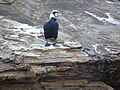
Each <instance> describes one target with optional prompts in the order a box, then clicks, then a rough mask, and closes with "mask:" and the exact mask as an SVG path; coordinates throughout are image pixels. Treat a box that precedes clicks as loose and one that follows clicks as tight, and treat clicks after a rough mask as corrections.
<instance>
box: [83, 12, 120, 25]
mask: <svg viewBox="0 0 120 90" xmlns="http://www.w3.org/2000/svg"><path fill="white" fill-rule="evenodd" d="M85 13H87V14H89V15H91V16H93V17H94V18H96V19H98V20H99V21H102V22H109V23H111V24H114V25H119V26H120V22H119V21H117V20H116V19H114V18H113V17H112V16H111V15H110V13H105V14H106V15H107V17H108V18H101V17H98V16H97V15H95V14H93V13H90V12H88V11H85Z"/></svg>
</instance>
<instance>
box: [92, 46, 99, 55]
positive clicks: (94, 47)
mask: <svg viewBox="0 0 120 90" xmlns="http://www.w3.org/2000/svg"><path fill="white" fill-rule="evenodd" d="M98 45H99V44H95V45H92V47H93V49H94V50H95V52H97V53H99V54H100V52H99V51H98V50H97V46H98Z"/></svg>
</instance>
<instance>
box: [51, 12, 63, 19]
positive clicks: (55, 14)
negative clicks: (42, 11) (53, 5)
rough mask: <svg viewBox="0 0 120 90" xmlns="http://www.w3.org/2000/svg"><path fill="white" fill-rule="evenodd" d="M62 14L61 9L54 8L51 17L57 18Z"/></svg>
mask: <svg viewBox="0 0 120 90" xmlns="http://www.w3.org/2000/svg"><path fill="white" fill-rule="evenodd" d="M60 15H61V14H60V11H58V10H53V11H52V12H51V13H50V18H57V17H59V16H60Z"/></svg>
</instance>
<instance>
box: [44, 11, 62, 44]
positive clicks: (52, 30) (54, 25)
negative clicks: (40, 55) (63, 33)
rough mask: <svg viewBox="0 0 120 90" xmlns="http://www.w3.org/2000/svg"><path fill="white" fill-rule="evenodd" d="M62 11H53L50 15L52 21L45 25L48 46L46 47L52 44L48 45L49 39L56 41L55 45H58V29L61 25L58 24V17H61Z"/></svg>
mask: <svg viewBox="0 0 120 90" xmlns="http://www.w3.org/2000/svg"><path fill="white" fill-rule="evenodd" d="M59 13H60V11H58V10H53V11H52V12H51V13H50V20H49V21H47V22H46V23H45V24H44V27H43V29H44V37H45V39H46V44H45V46H50V44H49V43H48V39H49V38H52V39H53V40H54V43H53V45H54V46H55V45H56V39H57V37H58V29H59V24H58V22H57V16H58V15H59Z"/></svg>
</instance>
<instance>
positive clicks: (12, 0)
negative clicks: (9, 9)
mask: <svg viewBox="0 0 120 90" xmlns="http://www.w3.org/2000/svg"><path fill="white" fill-rule="evenodd" d="M14 2H15V0H11V1H10V0H3V2H0V4H3V5H11V4H13V3H14Z"/></svg>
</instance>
